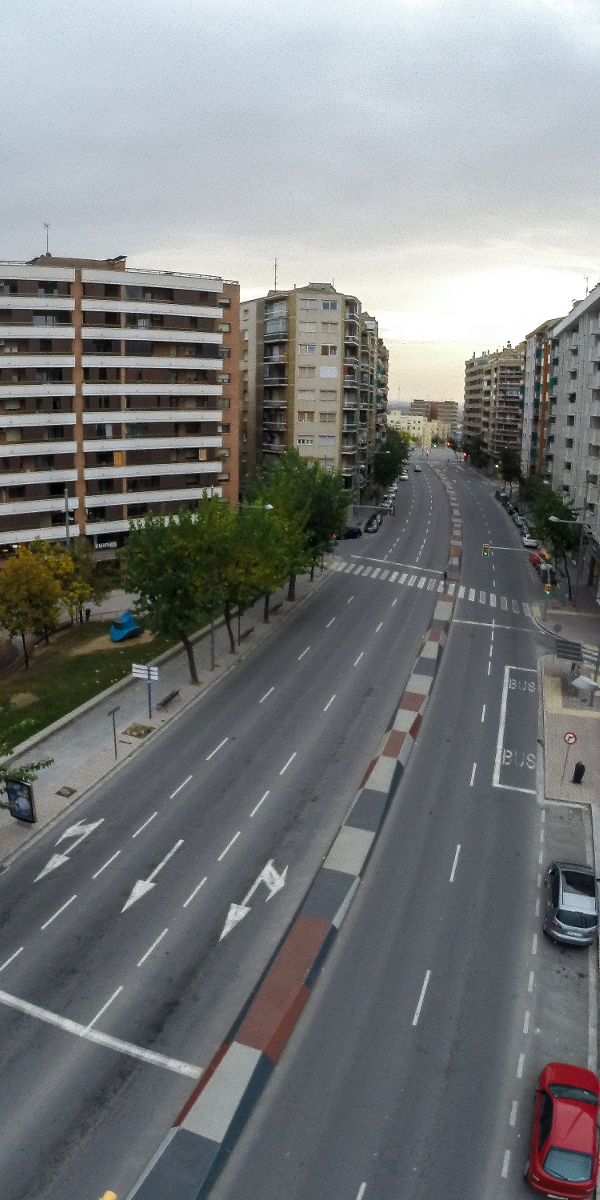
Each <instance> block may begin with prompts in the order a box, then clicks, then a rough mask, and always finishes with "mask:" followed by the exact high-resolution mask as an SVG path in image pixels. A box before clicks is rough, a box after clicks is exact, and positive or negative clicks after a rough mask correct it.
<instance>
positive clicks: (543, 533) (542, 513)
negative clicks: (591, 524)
mask: <svg viewBox="0 0 600 1200" xmlns="http://www.w3.org/2000/svg"><path fill="white" fill-rule="evenodd" d="M521 491H522V493H523V491H525V492H526V494H527V496H528V497H529V506H530V520H531V527H532V530H533V533H534V534H535V536H536V537H537V538H538V539H539V540H540V541H542V542H544V543H545V544H546V545H547V546H550V549H551V551H552V556H553V558H554V561H555V562H558V560H559V559H562V561H563V563H564V568H565V573H566V576H567V587H568V589H569V599H572V598H573V593H572V589H571V576H570V574H569V564H568V561H567V554H568V552H569V551H573V550H576V549H577V548H578V546H579V540H580V536H581V526H580V524H579V523H578V522H577V513H576V512H575V509H573V508H570V507H569V505H568V504H565V502H564V500H563V499H562V496H559V494H558V492H553V491H552V488H551V487H548V485H547V484H543V483H541V482H540V481H539V480H537V479H534V478H532V477H530V478H529V479H528V480H527V481H526V484H525V485H524V488H523V487H522V489H521ZM550 517H557V518H558V520H557V521H551V520H550ZM571 521H573V522H577V523H576V524H568V523H567V522H571ZM561 522H565V524H562V523H561Z"/></svg>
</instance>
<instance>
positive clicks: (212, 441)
mask: <svg viewBox="0 0 600 1200" xmlns="http://www.w3.org/2000/svg"><path fill="white" fill-rule="evenodd" d="M68 444H69V445H71V444H72V445H73V446H74V445H75V443H74V442H73V443H68ZM42 445H43V446H44V447H45V448H46V449H45V451H41V450H40V451H36V453H40V454H41V453H46V454H48V453H49V449H48V447H49V445H50V443H49V442H43V443H42ZM222 445H223V439H222V437H221V436H220V434H219V435H215V437H188V436H185V437H179V436H178V435H177V434H173V433H171V434H166V435H165V436H164V437H133V438H113V437H103V438H90V439H86V440H85V441H84V443H83V449H84V451H85V453H86V454H90V453H98V454H104V453H105V452H106V451H107V450H164V449H169V450H199V449H203V448H207V447H215V446H216V447H221V446H222ZM3 452H4V451H3V447H0V458H1V457H2V455H3ZM21 453H22V451H21ZM54 453H59V451H58V450H55V451H54ZM62 453H65V451H64V450H63V451H62Z"/></svg>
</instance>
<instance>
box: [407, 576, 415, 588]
mask: <svg viewBox="0 0 600 1200" xmlns="http://www.w3.org/2000/svg"><path fill="white" fill-rule="evenodd" d="M416 582H417V577H416V575H411V577H410V579H409V581H408V586H409V587H413V586H414V584H415V583H416Z"/></svg>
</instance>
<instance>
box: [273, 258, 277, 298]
mask: <svg viewBox="0 0 600 1200" xmlns="http://www.w3.org/2000/svg"><path fill="white" fill-rule="evenodd" d="M274 271H275V282H274V284H273V286H274V288H275V291H277V255H275V265H274Z"/></svg>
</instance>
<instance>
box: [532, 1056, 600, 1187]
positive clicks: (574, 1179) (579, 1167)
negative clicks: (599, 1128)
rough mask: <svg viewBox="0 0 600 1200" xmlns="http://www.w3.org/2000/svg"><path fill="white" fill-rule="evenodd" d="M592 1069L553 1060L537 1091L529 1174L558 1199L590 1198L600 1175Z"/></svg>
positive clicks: (596, 1085) (596, 1092) (598, 1087)
mask: <svg viewBox="0 0 600 1200" xmlns="http://www.w3.org/2000/svg"><path fill="white" fill-rule="evenodd" d="M599 1095H600V1084H599V1083H598V1080H597V1078H596V1076H595V1075H594V1073H593V1071H588V1070H586V1069H585V1068H584V1067H572V1066H569V1064H568V1063H557V1062H552V1063H548V1066H547V1067H544V1070H543V1071H542V1073H541V1075H540V1077H539V1079H538V1086H537V1090H536V1093H535V1109H534V1116H533V1128H532V1131H531V1146H530V1151H529V1161H528V1163H527V1165H526V1167H525V1172H524V1175H525V1179H526V1180H527V1182H528V1183H529V1184H531V1186H532V1188H533V1189H534V1190H535V1191H536V1192H541V1193H542V1195H544V1196H553V1197H555V1198H556V1200H576V1198H578V1197H580V1198H581V1200H588V1198H589V1197H590V1196H592V1194H593V1191H594V1188H595V1186H596V1179H597V1177H598V1139H597V1133H596V1125H597V1121H598V1099H599Z"/></svg>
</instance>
